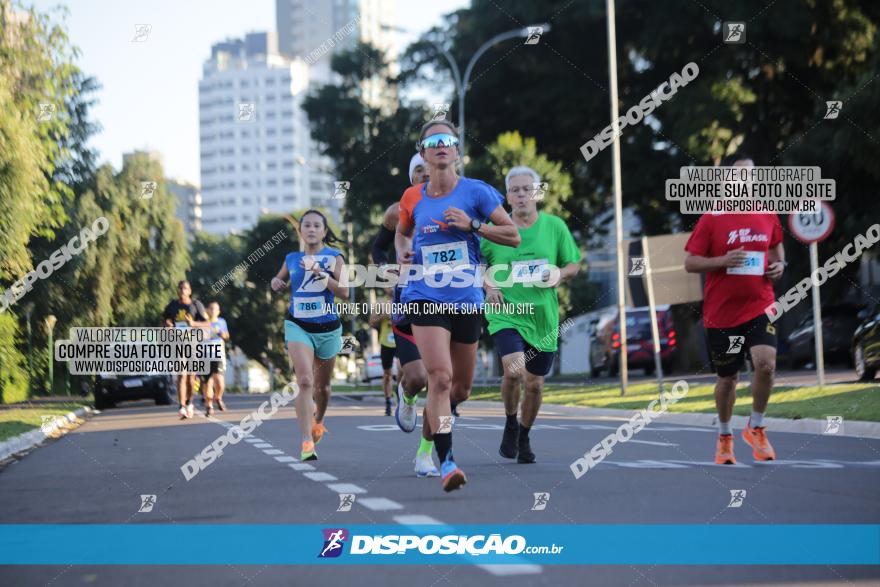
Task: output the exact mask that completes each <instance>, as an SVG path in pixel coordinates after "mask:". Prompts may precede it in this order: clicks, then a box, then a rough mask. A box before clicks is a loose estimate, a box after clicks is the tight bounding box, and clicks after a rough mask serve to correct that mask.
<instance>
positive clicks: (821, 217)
mask: <svg viewBox="0 0 880 587" xmlns="http://www.w3.org/2000/svg"><path fill="white" fill-rule="evenodd" d="M788 227H789V228H790V229H791V232H792V234H794V236H795V238H796V239H798V240H799V241H801V242H802V243H806V244H809V243H818V242H821V241H823V240H825V239H826V238H828V235H829V234H831V231H832V230H834V211H833V210H832V209H831V206H830V205H828V204H827V203H826V202H822V206H821V208H820V209H819V212H817V213H815V214H792V215H791V216H789V217H788Z"/></svg>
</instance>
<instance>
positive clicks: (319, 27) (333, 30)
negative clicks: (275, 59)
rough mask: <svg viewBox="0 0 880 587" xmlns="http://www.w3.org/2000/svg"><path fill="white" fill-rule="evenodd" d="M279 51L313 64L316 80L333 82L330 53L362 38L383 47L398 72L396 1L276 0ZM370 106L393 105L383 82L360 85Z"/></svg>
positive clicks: (366, 81) (389, 106) (346, 47)
mask: <svg viewBox="0 0 880 587" xmlns="http://www.w3.org/2000/svg"><path fill="white" fill-rule="evenodd" d="M275 20H276V28H277V29H278V50H279V51H280V52H281V53H282V54H284V55H288V56H290V57H299V58H300V59H302V60H304V61H305V62H306V63H308V64H309V65H311V66H312V69H313V74H312V79H313V80H316V81H318V82H320V83H333V82H334V78H333V75H332V74H331V72H330V57H331V56H332V55H333V53H336V52H339V51H342V50H346V49H352V48H354V47H355V45H357V43H358V42H364V43H369V44H370V45H373V46H374V47H376V48H377V49H380V50H381V51H382V52H383V53H384V54H385V58H386V60H387V61H388V63H389V65H390V68H391V73H392V74H395V73H397V51H398V49H397V44H396V41H395V33H394V30H393V29H394V25H395V23H396V19H395V13H394V0H332V1H330V0H326V1H322V2H314V1H313V0H275ZM361 91H362V92H363V96H364V100H365V101H366V102H367V103H368V104H372V105H374V106H381V107H385V108H393V107H394V104H395V103H396V99H397V98H396V96H394V95H392V94H391V93H390V92H389V90H388V88H387V86H386V85H385V84H383V83H382V82H381V80H365V81H364V82H363V84H362V88H361Z"/></svg>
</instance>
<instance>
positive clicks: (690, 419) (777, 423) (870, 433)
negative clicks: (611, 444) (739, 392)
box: [473, 402, 880, 438]
mask: <svg viewBox="0 0 880 587" xmlns="http://www.w3.org/2000/svg"><path fill="white" fill-rule="evenodd" d="M473 403H477V402H473ZM483 403H487V404H488V403H493V404H498V405H501V403H500V402H483ZM645 407H647V406H645ZM771 409H772V404H771ZM542 411H544V412H545V413H546V412H554V413H560V414H563V415H568V414H570V415H578V416H590V417H594V418H608V419H615V420H628V419H630V418H631V417H632V415H633V414H635V413H636V411H637V410H612V409H609V408H584V407H579V406H563V405H558V404H549V403H545V404H544V407H542ZM715 418H716V416H715V414H681V413H670V412H667V413H665V414H663V415H662V416H660V417H659V418H658V419H657V421H658V422H659V423H660V424H684V425H688V426H709V427H714V426H715V425H716V422H715ZM748 421H749V418H748V416H734V417H733V418H732V420H731V422H732V424H733V427H734V428H735V429H742V428H745V426H746V424H747V423H748ZM764 423H765V425H766V426H767V429H768V430H770V431H776V432H795V433H799V434H822V435H824V436H847V437H852V438H880V422H863V421H859V420H846V419H844V420H843V423H842V425H841V428H842V430H838V432H836V433H833V434H832V433H825V429H826V427H827V426H828V422H827V421H826V420H817V419H813V418H801V419H798V420H792V419H789V418H764Z"/></svg>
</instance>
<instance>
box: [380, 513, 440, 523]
mask: <svg viewBox="0 0 880 587" xmlns="http://www.w3.org/2000/svg"><path fill="white" fill-rule="evenodd" d="M391 519H392V520H394V521H395V522H397V523H398V524H402V525H404V526H419V525H421V524H440V525H444V526H445V525H448V524H443V522H441V521H440V520H438V519H437V518H432V517H431V516H423V515H421V514H404V515H402V516H394V517H392V518H391Z"/></svg>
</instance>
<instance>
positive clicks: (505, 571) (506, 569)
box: [474, 564, 543, 577]
mask: <svg viewBox="0 0 880 587" xmlns="http://www.w3.org/2000/svg"><path fill="white" fill-rule="evenodd" d="M474 566H475V567H479V568H481V569H483V570H484V571H488V572H489V573H490V574H492V575H495V576H498V577H507V576H510V575H539V574H540V573H541V571H542V570H543V569H542V568H541V565H532V564H522V565H474Z"/></svg>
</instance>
